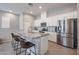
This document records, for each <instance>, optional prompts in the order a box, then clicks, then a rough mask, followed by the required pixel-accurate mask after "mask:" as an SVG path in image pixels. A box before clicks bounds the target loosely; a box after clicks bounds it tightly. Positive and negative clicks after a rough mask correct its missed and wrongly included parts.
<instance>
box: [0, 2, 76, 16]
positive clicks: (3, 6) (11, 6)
mask: <svg viewBox="0 0 79 59" xmlns="http://www.w3.org/2000/svg"><path fill="white" fill-rule="evenodd" d="M39 6H42V9H39ZM71 6H77V4H76V3H33V6H29V5H28V3H0V10H5V11H10V10H12V11H13V12H14V13H28V14H30V12H31V11H32V12H33V13H32V15H34V16H36V15H38V14H40V13H41V12H42V11H49V10H51V9H52V10H53V9H58V8H63V7H65V8H68V7H69V8H70V7H71Z"/></svg>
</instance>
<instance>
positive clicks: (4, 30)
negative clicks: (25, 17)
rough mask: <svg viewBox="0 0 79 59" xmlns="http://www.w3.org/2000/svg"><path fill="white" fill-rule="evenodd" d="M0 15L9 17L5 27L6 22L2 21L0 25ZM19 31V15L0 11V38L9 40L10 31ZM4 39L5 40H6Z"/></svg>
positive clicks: (0, 17)
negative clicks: (7, 25)
mask: <svg viewBox="0 0 79 59" xmlns="http://www.w3.org/2000/svg"><path fill="white" fill-rule="evenodd" d="M2 17H6V18H5V20H6V21H7V20H8V17H9V18H10V19H9V27H6V24H7V23H4V27H2V20H3V19H2ZM18 31H19V15H16V14H13V13H9V12H5V11H0V38H2V39H6V40H7V41H8V40H11V33H12V32H18ZM6 40H5V41H6Z"/></svg>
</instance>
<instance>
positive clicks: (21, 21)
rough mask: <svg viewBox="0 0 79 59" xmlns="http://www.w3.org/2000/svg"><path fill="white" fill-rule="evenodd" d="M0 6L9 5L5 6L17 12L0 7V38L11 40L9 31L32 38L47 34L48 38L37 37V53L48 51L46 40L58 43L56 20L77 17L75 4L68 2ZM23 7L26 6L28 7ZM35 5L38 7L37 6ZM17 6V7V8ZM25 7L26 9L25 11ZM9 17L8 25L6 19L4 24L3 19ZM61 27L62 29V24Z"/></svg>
mask: <svg viewBox="0 0 79 59" xmlns="http://www.w3.org/2000/svg"><path fill="white" fill-rule="evenodd" d="M0 6H3V7H7V6H9V7H7V9H9V8H11V9H12V10H14V9H15V10H16V12H17V14H16V13H15V12H13V11H11V10H10V9H9V11H4V10H6V8H3V7H0V9H2V10H1V11H0V13H1V14H0V15H1V17H0V19H3V20H0V38H3V37H4V36H5V37H6V38H7V39H9V41H11V39H10V38H11V35H10V33H12V32H13V33H18V34H20V35H21V36H23V37H24V36H27V37H32V38H33V37H34V36H35V37H38V36H40V37H41V36H44V35H45V34H48V39H47V38H46V37H44V38H43V41H42V39H41V40H40V39H38V40H40V42H41V43H40V46H41V48H38V49H39V50H38V51H39V53H38V54H39V55H40V54H45V53H46V52H49V51H47V50H48V46H49V45H48V40H49V41H51V42H53V43H55V44H57V43H60V42H59V41H58V40H59V38H58V37H57V35H58V34H59V32H58V29H59V28H58V27H59V22H58V21H59V20H61V21H63V20H67V19H75V18H77V4H76V3H69V4H68V3H65V4H64V3H57V4H56V3H55V4H54V3H50V4H43V3H41V4H39V3H37V4H31V3H30V4H0ZM10 6H12V7H10ZM14 6H16V7H14ZM19 6H22V7H21V8H20V7H19ZM45 6H47V7H45ZM25 7H27V8H28V9H27V8H25ZM37 7H39V8H37ZM17 8H19V10H18V9H17ZM23 8H25V9H24V10H23ZM35 8H36V9H35ZM26 9H27V11H26ZM29 9H30V13H29ZM31 9H33V10H31ZM35 10H36V11H35ZM37 10H38V11H37ZM18 11H19V12H22V13H19V14H18ZM24 12H25V13H24ZM5 14H6V15H5ZM7 15H8V16H7ZM9 17H10V19H11V20H10V25H8V23H9V20H8V21H6V22H7V25H6V26H5V24H6V23H5V24H4V21H5V19H7V18H9ZM60 25H61V24H60ZM61 29H63V26H62V28H61ZM65 29H66V28H65ZM5 33H6V34H5ZM32 34H33V35H32ZM3 39H4V38H3ZM60 39H61V38H60ZM28 41H29V39H28ZM62 43H63V42H62ZM65 43H66V42H65ZM38 45H39V44H38ZM43 45H44V46H43ZM62 47H64V46H62ZM44 48H45V49H44ZM1 49H2V48H1ZM11 49H12V48H11ZM69 49H70V48H69ZM75 50H76V49H75ZM64 51H65V50H64ZM67 52H68V51H67ZM1 53H2V52H1ZM7 53H8V52H7ZM4 54H5V53H4ZM55 54H56V53H55ZM57 54H59V53H57ZM60 54H61V53H60ZM62 54H63V53H62ZM71 54H72V53H71ZM52 55H53V52H52Z"/></svg>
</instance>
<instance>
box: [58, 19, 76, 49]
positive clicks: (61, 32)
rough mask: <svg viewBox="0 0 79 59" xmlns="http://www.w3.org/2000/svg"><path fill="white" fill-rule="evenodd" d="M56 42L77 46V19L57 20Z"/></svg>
mask: <svg viewBox="0 0 79 59" xmlns="http://www.w3.org/2000/svg"><path fill="white" fill-rule="evenodd" d="M57 43H58V44H60V45H63V46H65V47H70V48H77V19H76V18H72V19H65V20H58V30H57Z"/></svg>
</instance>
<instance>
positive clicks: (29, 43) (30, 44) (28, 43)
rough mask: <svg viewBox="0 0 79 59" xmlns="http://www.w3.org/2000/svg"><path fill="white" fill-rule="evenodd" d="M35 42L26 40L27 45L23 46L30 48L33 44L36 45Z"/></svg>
mask: <svg viewBox="0 0 79 59" xmlns="http://www.w3.org/2000/svg"><path fill="white" fill-rule="evenodd" d="M34 45H35V44H33V43H31V42H25V45H24V46H23V48H30V47H32V46H34Z"/></svg>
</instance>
